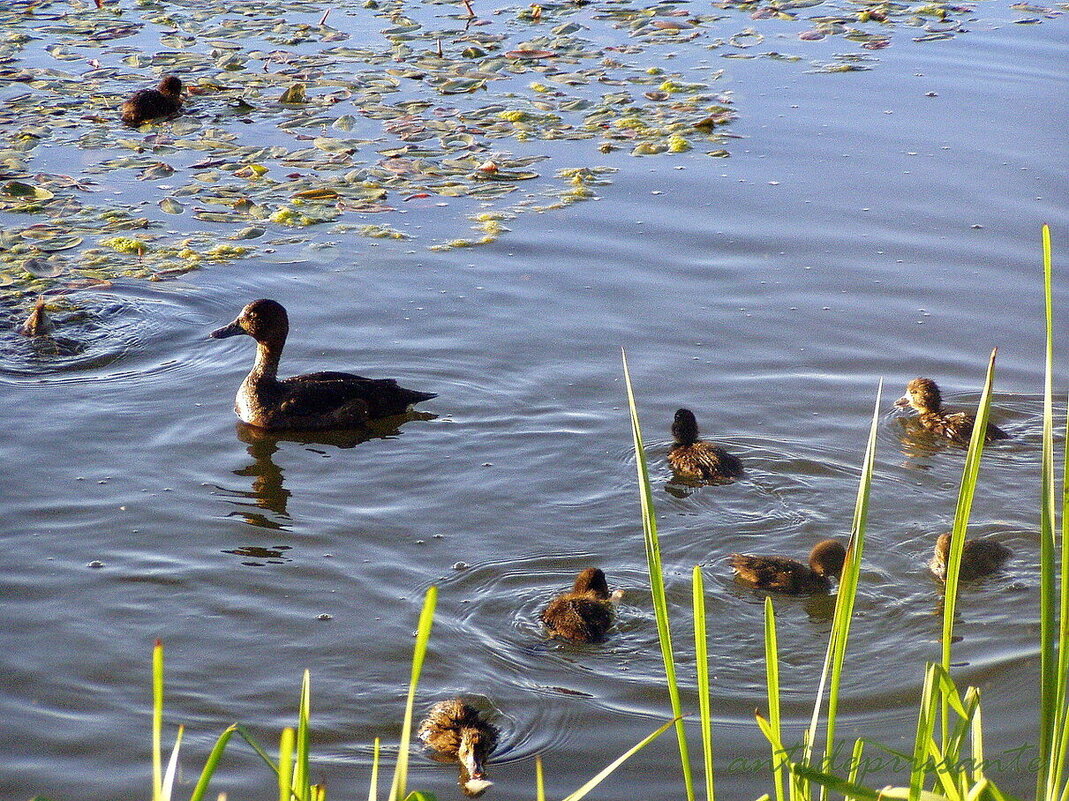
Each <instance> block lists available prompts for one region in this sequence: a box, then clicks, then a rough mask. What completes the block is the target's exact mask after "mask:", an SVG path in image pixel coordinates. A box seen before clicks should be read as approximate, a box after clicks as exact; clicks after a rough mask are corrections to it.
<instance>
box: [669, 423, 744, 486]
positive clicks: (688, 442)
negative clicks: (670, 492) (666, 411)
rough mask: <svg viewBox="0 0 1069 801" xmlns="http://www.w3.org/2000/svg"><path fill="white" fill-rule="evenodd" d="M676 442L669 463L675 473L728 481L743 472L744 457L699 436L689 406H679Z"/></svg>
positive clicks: (708, 479)
mask: <svg viewBox="0 0 1069 801" xmlns="http://www.w3.org/2000/svg"><path fill="white" fill-rule="evenodd" d="M672 436H673V437H675V440H676V441H675V444H674V445H672V448H671V450H669V451H668V463H669V464H670V465H672V469H673V470H675V471H676V474H677V475H679V476H682V477H684V478H697V479H701V480H703V481H727V480H729V479H732V478H738V477H739V476H741V475H742V461H741V460H740V459H739V458H738V457H737V456H732V455H731V454H730V453H728V452H727V451H725V450H724V449H723V448H721V447H720V446H719V445H714V444H713V443H711V442H706V441H705V440H703V439H698V421H697V420H696V419H694V412H692V411H691V410H690V409H680V410H679V411H677V412H676V416H675V420H673V421H672Z"/></svg>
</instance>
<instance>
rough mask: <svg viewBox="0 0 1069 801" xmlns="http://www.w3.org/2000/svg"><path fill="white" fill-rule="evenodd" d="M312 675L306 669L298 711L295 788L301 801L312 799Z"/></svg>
mask: <svg viewBox="0 0 1069 801" xmlns="http://www.w3.org/2000/svg"><path fill="white" fill-rule="evenodd" d="M311 682H312V680H311V675H310V674H309V672H308V671H307V670H305V671H304V679H303V680H302V681H301V702H300V706H299V707H298V711H297V768H296V772H295V774H294V776H293V789H294V790H295V791H296V794H297V798H299V799H300V800H301V801H310V799H309V794H310V787H309V779H308V736H309V731H308V729H309V720H310V718H311V714H312V684H311Z"/></svg>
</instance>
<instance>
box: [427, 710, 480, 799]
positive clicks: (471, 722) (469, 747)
mask: <svg viewBox="0 0 1069 801" xmlns="http://www.w3.org/2000/svg"><path fill="white" fill-rule="evenodd" d="M419 739H421V740H422V741H423V743H424V744H425V745H426V746H427V747H428V748H432V749H434V751H436V752H437V753H438V754H439V755H440V756H442V757H445V758H447V759H453V760H456V761H457V762H459V763H460V786H461V787H462V788H463V789H464V794H465V795H467V796H470V797H472V798H474V797H476V796H479V795H482V794H483V793H484V792H486V789H487V788H488V787H489V786H490V785H491V784H492V783H493V782H490V781H488V780H487V779H486V772H485V770H484V767H485V763H486V760H487V758H488V757H489V756H490V754H491V753H492V752H493V750H494V748H495V747H496V746H497V728H496V727H495V726H494V725H493V724H491V723H487V722H486V721H485V720H483V719H482V717H481V716H480V715H479V710H477V709H476V708H475V707H473V706H471V705H470V704H467V703H465V702H464V701H463V700H461V699H460V698H451V699H449V700H448V701H439V702H438V703H436V704H435V705H434V706H432V707H431V709H430V712H428V713H427V718H426V720H424V721H423V722H422V723H420V724H419Z"/></svg>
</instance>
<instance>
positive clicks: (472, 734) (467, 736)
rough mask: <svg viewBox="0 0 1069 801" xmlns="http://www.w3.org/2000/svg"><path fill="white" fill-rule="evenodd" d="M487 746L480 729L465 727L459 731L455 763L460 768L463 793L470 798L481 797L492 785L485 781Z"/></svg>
mask: <svg viewBox="0 0 1069 801" xmlns="http://www.w3.org/2000/svg"><path fill="white" fill-rule="evenodd" d="M488 746H489V742H488V741H487V737H486V735H485V734H484V733H483V731H482V730H481V729H478V728H475V727H474V726H467V727H465V728H464V729H462V730H461V732H460V745H459V746H458V747H457V761H458V762H460V765H461V767H462V771H461V783H462V785H463V787H464V793H465V795H467V796H469V797H471V798H474V797H476V796H479V795H482V794H483V793H484V792H486V788H488V787H489V786H490V785H491V784H492V782H490V781H488V780H487V778H486V771H485V768H484V763H485V761H486V757H487V756H488V751H489V747H488Z"/></svg>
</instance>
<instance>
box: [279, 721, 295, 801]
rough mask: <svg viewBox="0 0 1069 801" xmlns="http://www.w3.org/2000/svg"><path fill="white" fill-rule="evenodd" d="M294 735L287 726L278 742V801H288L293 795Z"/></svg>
mask: <svg viewBox="0 0 1069 801" xmlns="http://www.w3.org/2000/svg"><path fill="white" fill-rule="evenodd" d="M295 739H296V735H295V733H294V731H293V729H291V728H290V727H289V726H287V727H286V728H284V729H283V730H282V736H281V737H280V738H279V741H278V801H290V798H291V796H292V795H293V750H294V740H295Z"/></svg>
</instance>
